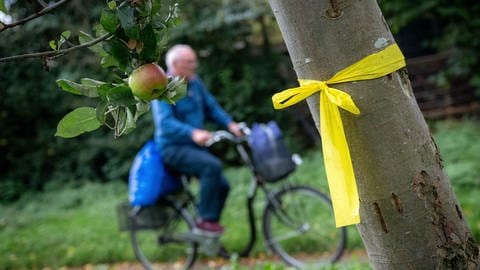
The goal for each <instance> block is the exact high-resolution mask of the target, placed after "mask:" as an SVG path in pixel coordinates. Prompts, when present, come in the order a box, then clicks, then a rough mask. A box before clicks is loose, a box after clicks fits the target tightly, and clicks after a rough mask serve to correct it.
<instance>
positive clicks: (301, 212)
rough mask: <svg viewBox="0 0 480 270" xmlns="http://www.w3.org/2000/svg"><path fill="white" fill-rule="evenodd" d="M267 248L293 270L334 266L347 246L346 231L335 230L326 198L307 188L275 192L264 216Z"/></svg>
mask: <svg viewBox="0 0 480 270" xmlns="http://www.w3.org/2000/svg"><path fill="white" fill-rule="evenodd" d="M263 234H264V236H265V241H266V243H267V245H268V247H269V248H270V249H271V250H272V251H273V252H274V253H276V254H277V255H279V256H280V257H281V258H282V260H283V261H285V262H286V263H287V264H289V265H291V266H295V267H306V266H314V265H319V264H329V263H334V262H336V261H338V260H339V259H340V257H341V256H342V254H343V252H344V250H345V245H346V240H347V237H346V229H345V227H343V228H340V229H338V228H336V227H335V221H334V218H333V211H332V206H331V201H330V199H329V198H328V196H327V195H325V194H323V193H321V192H320V191H318V190H316V189H313V188H311V187H307V186H288V187H285V188H283V189H281V190H280V191H278V192H276V193H275V194H274V195H273V197H271V199H270V200H269V202H268V204H267V206H266V207H265V211H264V213H263Z"/></svg>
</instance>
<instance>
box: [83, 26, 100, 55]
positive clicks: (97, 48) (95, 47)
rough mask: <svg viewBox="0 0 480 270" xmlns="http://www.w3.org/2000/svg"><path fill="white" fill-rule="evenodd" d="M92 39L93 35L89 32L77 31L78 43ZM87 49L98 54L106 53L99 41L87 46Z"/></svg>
mask: <svg viewBox="0 0 480 270" xmlns="http://www.w3.org/2000/svg"><path fill="white" fill-rule="evenodd" d="M92 40H93V37H92V36H91V35H90V34H88V33H86V32H83V31H79V32H78V42H79V43H80V44H84V43H87V42H90V41H92ZM88 49H89V50H91V51H93V52H95V53H97V54H98V55H100V56H105V55H106V53H105V50H103V48H102V45H101V44H100V43H97V44H95V45H93V46H90V47H88Z"/></svg>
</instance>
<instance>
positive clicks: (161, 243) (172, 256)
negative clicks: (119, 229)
mask: <svg viewBox="0 0 480 270" xmlns="http://www.w3.org/2000/svg"><path fill="white" fill-rule="evenodd" d="M152 210H153V209H148V210H147V211H152ZM156 210H157V211H158V210H159V208H158V207H156ZM141 211H142V210H140V212H139V213H138V214H137V215H136V216H134V217H132V219H133V222H134V224H138V226H133V228H132V230H131V231H130V232H131V234H130V236H131V242H132V247H133V251H134V252H135V256H136V257H137V259H138V260H139V261H140V262H141V263H142V265H143V266H144V267H145V269H147V270H155V269H190V267H192V266H193V264H194V262H195V259H196V257H197V244H195V243H193V242H191V241H186V240H184V238H183V237H182V235H185V234H188V233H189V232H190V231H191V229H192V228H193V226H194V222H193V218H192V217H191V215H190V214H189V213H188V212H187V211H186V210H184V209H183V210H181V211H177V210H176V209H174V208H173V207H171V206H165V205H164V206H162V209H161V210H160V211H162V212H163V214H162V215H161V216H162V218H163V220H162V221H161V223H162V224H158V222H154V223H156V224H155V226H144V223H145V222H144V219H145V218H144V217H145V216H148V215H145V214H143V215H142V213H141ZM157 214H158V212H157ZM142 216H143V217H142ZM142 223H143V224H142ZM166 263H168V264H169V265H171V266H169V267H168V268H165V265H163V266H162V264H166Z"/></svg>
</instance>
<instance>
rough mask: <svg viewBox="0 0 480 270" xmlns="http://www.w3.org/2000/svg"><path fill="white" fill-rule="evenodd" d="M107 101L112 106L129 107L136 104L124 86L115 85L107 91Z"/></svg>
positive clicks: (130, 92)
mask: <svg viewBox="0 0 480 270" xmlns="http://www.w3.org/2000/svg"><path fill="white" fill-rule="evenodd" d="M106 97H107V101H108V103H109V104H111V105H114V106H125V107H127V106H130V105H134V104H135V103H137V101H136V100H135V98H134V97H133V94H132V90H130V88H129V87H128V86H125V85H117V86H114V87H112V88H110V89H108V90H107V94H106Z"/></svg>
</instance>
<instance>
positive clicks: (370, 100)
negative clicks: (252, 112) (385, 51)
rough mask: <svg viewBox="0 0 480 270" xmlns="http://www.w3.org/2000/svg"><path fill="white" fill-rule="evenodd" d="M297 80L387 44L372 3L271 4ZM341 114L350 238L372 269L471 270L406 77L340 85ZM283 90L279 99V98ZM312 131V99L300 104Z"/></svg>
mask: <svg viewBox="0 0 480 270" xmlns="http://www.w3.org/2000/svg"><path fill="white" fill-rule="evenodd" d="M269 2H270V6H271V7H272V10H273V12H274V15H275V17H276V19H277V22H278V24H279V27H280V30H281V32H282V35H283V37H284V40H285V43H286V45H287V48H288V51H289V53H290V57H291V60H292V63H293V66H294V69H295V72H296V74H297V76H298V78H301V79H313V80H322V81H324V80H327V79H329V78H331V77H332V76H333V75H334V74H335V73H336V72H338V71H340V70H342V69H343V68H345V67H347V66H349V65H351V64H353V63H354V62H356V61H358V60H360V59H361V58H363V57H365V56H367V55H370V54H372V53H374V52H378V51H379V50H381V49H382V48H383V47H384V46H386V45H387V44H391V43H394V42H395V41H394V38H393V36H392V34H391V32H390V30H389V27H388V25H387V23H386V22H385V20H384V18H383V16H382V13H381V11H380V9H379V7H378V5H377V2H376V1H374V0H343V1H337V0H330V1H326V0H324V1H318V0H317V1H314V0H299V1H292V0H269ZM335 88H337V89H341V90H343V91H345V92H347V93H349V94H350V95H351V96H352V98H353V100H354V101H355V103H356V104H357V106H358V107H359V109H360V115H359V116H355V115H353V114H350V113H348V112H345V111H342V110H341V116H342V119H343V122H344V128H345V133H346V137H347V141H348V144H349V147H350V153H351V157H352V162H353V167H354V170H355V176H356V181H357V187H358V193H359V197H360V217H361V223H360V224H358V225H357V228H358V230H359V232H360V235H361V237H362V240H363V243H364V245H365V248H366V250H367V253H368V256H369V260H370V263H371V265H372V267H374V268H375V269H382V270H383V269H477V268H479V253H478V247H477V245H476V244H475V242H474V240H473V238H472V234H471V232H470V230H469V228H468V226H467V224H466V222H465V219H464V216H463V214H462V211H461V208H460V206H459V204H458V202H457V200H456V198H455V194H454V193H453V191H452V188H451V186H450V183H449V180H448V177H447V175H446V173H445V171H444V169H443V163H442V159H441V157H440V155H439V152H438V148H437V146H436V144H435V142H434V141H433V139H432V137H431V134H430V131H429V129H428V126H427V124H426V122H425V120H424V118H423V115H422V113H421V111H420V109H419V107H418V105H417V103H416V100H415V97H414V95H413V92H412V88H411V85H410V81H409V79H408V75H407V73H406V70H405V69H402V70H399V71H397V72H394V73H392V74H389V75H387V76H385V77H382V78H379V79H374V80H368V81H357V82H352V83H344V84H339V85H335ZM279 90H280V89H279ZM307 103H308V105H309V108H310V111H311V113H312V117H313V119H314V121H315V123H316V124H317V127H319V121H320V120H319V109H318V105H319V97H318V95H314V96H311V97H309V98H308V99H307Z"/></svg>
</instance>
